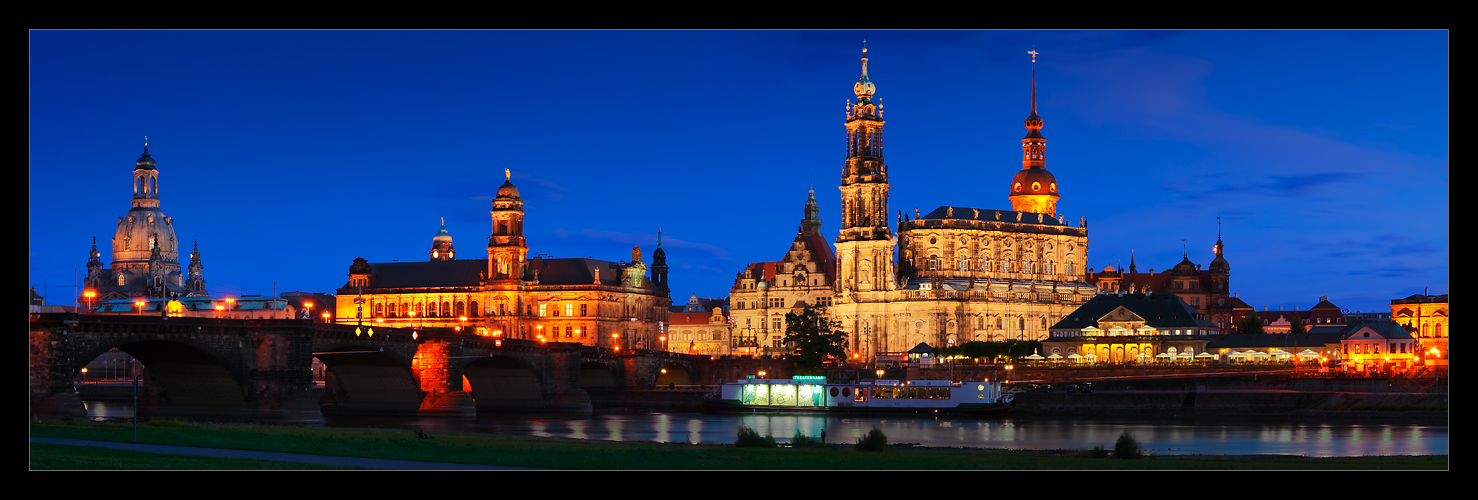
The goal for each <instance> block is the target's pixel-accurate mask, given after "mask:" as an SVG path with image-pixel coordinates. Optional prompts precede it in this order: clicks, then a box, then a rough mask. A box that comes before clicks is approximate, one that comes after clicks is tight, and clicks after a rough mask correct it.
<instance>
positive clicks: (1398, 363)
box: [1340, 321, 1445, 371]
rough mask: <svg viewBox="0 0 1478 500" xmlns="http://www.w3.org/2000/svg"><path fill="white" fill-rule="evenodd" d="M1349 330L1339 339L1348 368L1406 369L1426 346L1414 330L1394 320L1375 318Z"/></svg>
mask: <svg viewBox="0 0 1478 500" xmlns="http://www.w3.org/2000/svg"><path fill="white" fill-rule="evenodd" d="M1350 330H1351V331H1350V333H1349V334H1347V335H1345V336H1344V339H1343V340H1342V341H1341V342H1340V343H1341V345H1342V350H1343V351H1344V367H1345V370H1346V371H1387V370H1390V369H1397V370H1401V369H1405V368H1407V367H1409V366H1411V364H1412V363H1415V362H1416V361H1417V359H1418V357H1419V354H1420V353H1421V351H1422V349H1423V346H1421V345H1420V344H1419V343H1418V342H1417V339H1415V338H1413V337H1412V335H1411V332H1408V331H1407V330H1406V328H1404V327H1403V326H1402V325H1400V324H1398V323H1395V322H1390V321H1372V322H1369V323H1362V324H1359V325H1353V326H1352V327H1351V328H1350ZM1444 354H1445V353H1444Z"/></svg>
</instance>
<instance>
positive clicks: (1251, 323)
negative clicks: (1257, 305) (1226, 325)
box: [1237, 312, 1262, 333]
mask: <svg viewBox="0 0 1478 500" xmlns="http://www.w3.org/2000/svg"><path fill="white" fill-rule="evenodd" d="M1237 333H1262V318H1260V317H1258V316H1257V313H1255V312H1249V313H1247V315H1246V316H1243V317H1242V321H1238V322H1237Z"/></svg>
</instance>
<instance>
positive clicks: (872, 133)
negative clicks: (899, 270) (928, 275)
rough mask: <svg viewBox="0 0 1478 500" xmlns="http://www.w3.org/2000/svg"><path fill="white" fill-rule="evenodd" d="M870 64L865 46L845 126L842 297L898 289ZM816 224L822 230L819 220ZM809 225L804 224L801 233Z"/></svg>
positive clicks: (878, 107) (839, 245) (839, 251)
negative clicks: (851, 293) (849, 293)
mask: <svg viewBox="0 0 1478 500" xmlns="http://www.w3.org/2000/svg"><path fill="white" fill-rule="evenodd" d="M867 62H868V57H867V47H863V48H862V76H861V77H858V79H857V82H856V83H854V84H852V93H853V94H854V95H855V96H856V97H857V102H856V103H852V102H850V101H849V102H848V104H847V121H846V123H845V127H846V129H847V148H846V151H847V157H846V160H845V161H844V162H843V166H842V185H841V191H842V206H841V209H842V222H841V227H840V228H839V230H838V233H837V267H838V273H837V283H838V285H839V289H840V291H843V292H846V291H849V290H856V291H864V292H865V291H872V290H892V289H894V288H896V276H895V275H894V271H893V251H894V249H893V239H894V237H893V231H892V229H890V228H889V227H888V190H889V186H888V165H887V164H886V163H885V162H884V160H883V123H884V122H883V118H882V105H880V104H877V103H874V102H873V96H874V95H875V94H876V93H877V85H876V84H874V83H873V82H872V78H871V77H869V76H868V70H867ZM807 210H810V207H809V205H808V207H807ZM808 215H809V214H808ZM808 220H809V218H808ZM815 224H816V225H817V226H820V224H821V218H820V217H819V216H818V217H816V218H815ZM807 225H808V223H807V222H803V223H802V227H803V228H804V227H806V226H807Z"/></svg>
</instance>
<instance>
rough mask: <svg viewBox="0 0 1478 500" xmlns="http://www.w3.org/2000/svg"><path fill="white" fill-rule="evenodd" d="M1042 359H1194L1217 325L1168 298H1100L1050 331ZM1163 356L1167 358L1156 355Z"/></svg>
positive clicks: (1132, 295)
mask: <svg viewBox="0 0 1478 500" xmlns="http://www.w3.org/2000/svg"><path fill="white" fill-rule="evenodd" d="M1051 331H1052V333H1051V338H1049V339H1047V340H1045V341H1043V342H1042V355H1044V356H1048V357H1050V356H1052V355H1057V356H1062V357H1063V358H1072V359H1074V360H1077V359H1078V357H1086V356H1089V355H1092V359H1093V360H1094V361H1099V362H1108V363H1126V362H1146V361H1151V362H1153V361H1162V360H1165V359H1167V358H1168V357H1169V356H1176V357H1177V359H1179V358H1185V359H1187V360H1189V359H1194V356H1195V355H1197V354H1200V353H1203V352H1206V344H1207V341H1208V336H1210V335H1214V334H1216V333H1218V329H1217V328H1216V325H1214V324H1212V323H1211V322H1210V321H1207V320H1206V317H1205V316H1204V315H1202V314H1200V313H1198V312H1196V311H1195V310H1194V309H1192V308H1191V307H1190V305H1189V304H1186V302H1185V300H1182V299H1181V298H1180V297H1179V296H1176V295H1175V294H1171V293H1150V294H1143V293H1129V294H1116V293H1111V294H1102V295H1098V296H1095V297H1093V299H1092V300H1089V301H1088V302H1087V303H1086V304H1083V305H1082V307H1079V308H1077V309H1076V310H1074V311H1073V312H1072V313H1071V314H1068V315H1067V317H1064V318H1063V319H1062V320H1061V321H1058V322H1057V323H1056V324H1053V325H1052V327H1051ZM1161 354H1165V355H1167V356H1164V357H1162V356H1160V355H1161Z"/></svg>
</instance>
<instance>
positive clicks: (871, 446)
mask: <svg viewBox="0 0 1478 500" xmlns="http://www.w3.org/2000/svg"><path fill="white" fill-rule="evenodd" d="M857 451H888V436H885V435H883V431H880V430H878V428H877V427H873V428H872V430H871V431H868V432H867V435H865V436H862V439H858V440H857Z"/></svg>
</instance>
